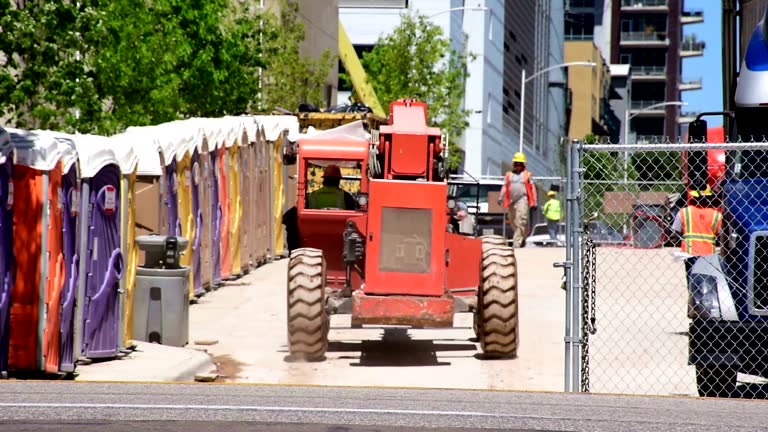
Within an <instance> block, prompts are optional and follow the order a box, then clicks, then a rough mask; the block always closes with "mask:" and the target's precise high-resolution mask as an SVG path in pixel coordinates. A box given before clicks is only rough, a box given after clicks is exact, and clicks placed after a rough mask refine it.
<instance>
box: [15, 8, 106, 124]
mask: <svg viewBox="0 0 768 432" xmlns="http://www.w3.org/2000/svg"><path fill="white" fill-rule="evenodd" d="M103 22H104V14H103V12H102V11H100V10H99V9H98V8H96V7H95V6H93V5H92V3H91V2H88V1H84V2H82V3H81V4H80V5H79V6H77V5H75V4H74V2H69V1H63V0H53V1H46V2H39V3H36V4H33V5H29V7H26V8H22V9H20V8H18V7H16V6H14V5H13V4H12V3H11V2H8V1H5V2H0V28H2V32H0V52H2V53H3V54H0V57H4V64H3V65H2V69H0V109H1V110H2V111H3V113H4V114H6V115H7V116H9V117H10V118H11V119H13V120H14V122H15V123H16V124H19V125H21V126H23V127H26V128H29V129H35V128H44V129H58V130H62V131H66V132H73V131H74V129H75V128H76V127H79V125H83V126H84V128H85V129H88V130H90V129H91V128H93V127H94V126H95V125H96V124H98V123H99V122H100V120H101V112H102V110H101V106H102V102H101V100H100V98H99V96H98V91H97V85H96V79H97V78H96V74H95V72H94V69H93V57H92V56H91V55H90V48H89V46H91V44H92V43H93V42H94V41H95V40H98V38H99V37H100V35H102V34H103ZM78 117H79V118H78Z"/></svg>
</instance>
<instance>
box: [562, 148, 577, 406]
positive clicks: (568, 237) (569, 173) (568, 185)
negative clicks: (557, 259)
mask: <svg viewBox="0 0 768 432" xmlns="http://www.w3.org/2000/svg"><path fill="white" fill-rule="evenodd" d="M569 144H570V145H567V148H566V150H567V151H566V152H565V159H566V168H565V169H566V172H565V179H566V181H565V262H564V263H563V268H564V270H565V337H564V338H563V340H564V341H565V368H564V371H565V374H564V375H565V383H564V388H563V391H565V392H568V391H571V355H572V353H571V348H572V345H571V337H572V335H571V304H572V303H573V302H572V301H571V294H572V292H573V290H572V282H573V281H572V277H571V266H573V260H572V256H571V244H572V243H573V238H572V234H573V233H572V231H573V230H572V228H571V224H572V219H573V212H572V210H571V203H572V202H573V199H574V193H573V157H572V156H573V155H572V154H571V147H572V146H573V144H572V143H569Z"/></svg>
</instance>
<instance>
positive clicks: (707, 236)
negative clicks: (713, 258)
mask: <svg viewBox="0 0 768 432" xmlns="http://www.w3.org/2000/svg"><path fill="white" fill-rule="evenodd" d="M694 211H695V213H696V214H694ZM681 212H682V216H683V217H682V222H683V242H682V245H681V249H682V250H683V252H686V253H688V254H691V255H709V254H712V253H715V240H716V235H715V234H716V233H717V232H718V231H719V230H720V222H721V220H722V215H721V214H720V212H719V211H717V210H715V209H711V208H707V209H705V208H695V209H692V208H691V207H685V208H683V209H681ZM698 213H704V214H706V215H707V216H708V218H706V219H702V218H701V215H700V214H698ZM695 216H699V217H698V218H697V217H695ZM709 218H711V221H710V222H709V223H707V219H709Z"/></svg>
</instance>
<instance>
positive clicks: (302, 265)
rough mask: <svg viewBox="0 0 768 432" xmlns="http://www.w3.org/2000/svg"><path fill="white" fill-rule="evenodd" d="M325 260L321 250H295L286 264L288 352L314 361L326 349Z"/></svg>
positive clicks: (321, 355)
mask: <svg viewBox="0 0 768 432" xmlns="http://www.w3.org/2000/svg"><path fill="white" fill-rule="evenodd" d="M325 285H326V273H325V259H324V258H323V253H322V251H320V250H318V249H312V248H301V249H295V250H293V251H292V252H291V255H290V261H289V262H288V293H287V294H288V295H287V304H288V350H289V352H290V354H291V355H292V356H295V357H300V358H302V359H305V360H309V361H314V360H320V359H322V358H324V356H325V353H326V351H327V349H328V328H329V317H328V314H327V313H326V310H325Z"/></svg>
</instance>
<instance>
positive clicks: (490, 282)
mask: <svg viewBox="0 0 768 432" xmlns="http://www.w3.org/2000/svg"><path fill="white" fill-rule="evenodd" d="M480 271H481V273H480V287H479V288H478V291H477V310H476V311H475V334H476V335H477V339H478V340H479V341H480V348H481V349H482V350H483V354H484V356H485V357H486V358H505V357H515V356H517V347H518V344H519V327H518V295H517V259H516V258H515V251H514V249H513V248H511V247H510V246H506V245H503V246H502V245H499V244H498V243H496V239H493V238H491V239H487V238H483V254H482V258H481V267H480Z"/></svg>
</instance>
